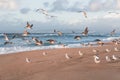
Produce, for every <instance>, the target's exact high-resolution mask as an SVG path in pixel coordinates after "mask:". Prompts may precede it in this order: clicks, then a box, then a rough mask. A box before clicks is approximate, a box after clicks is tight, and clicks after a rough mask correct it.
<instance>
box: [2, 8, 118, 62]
mask: <svg viewBox="0 0 120 80" xmlns="http://www.w3.org/2000/svg"><path fill="white" fill-rule="evenodd" d="M36 12H41V13H42V14H44V15H45V16H47V17H50V18H55V17H57V16H54V15H50V14H49V12H48V11H47V10H45V9H41V8H39V9H37V10H36ZM78 13H83V15H84V17H85V18H88V16H87V13H86V11H78ZM108 13H109V14H119V13H115V12H108ZM25 28H26V30H25V31H24V32H23V34H22V35H21V36H22V37H26V36H28V35H29V34H30V33H29V32H28V31H27V29H32V28H33V24H30V23H29V22H27V25H26V27H25ZM115 31H116V30H115V29H114V30H113V31H112V32H111V33H110V35H111V36H112V35H114V34H115ZM88 32H89V30H88V27H86V28H85V30H84V31H83V32H82V33H81V34H83V35H85V36H87V35H88ZM54 33H57V34H58V36H62V34H63V33H62V32H61V31H57V30H55V29H54ZM73 33H75V32H74V31H73ZM4 37H5V43H4V44H5V45H6V44H12V42H11V41H10V40H11V39H14V38H15V37H16V35H14V36H13V37H12V38H11V39H10V38H8V36H7V34H6V33H4ZM74 39H76V40H80V39H81V36H78V35H77V36H75V37H74ZM32 40H33V41H34V42H35V44H36V45H43V42H42V41H41V40H38V39H37V38H36V37H32ZM27 41H29V40H27ZM47 41H48V42H49V43H50V44H54V43H55V42H56V41H55V40H54V39H49V40H47ZM100 44H103V43H101V42H100ZM114 50H115V51H120V50H119V49H118V48H116V47H115V48H114ZM105 51H106V52H107V53H110V52H111V50H109V49H105ZM98 52H99V51H98V50H95V49H94V50H93V53H95V55H94V56H93V58H94V62H95V63H100V62H101V60H100V57H99V55H98ZM78 54H79V56H80V57H83V55H84V54H83V53H82V52H81V51H78ZM43 55H44V56H46V55H47V53H46V52H43ZM65 58H66V59H71V58H72V56H70V55H69V54H68V53H65ZM105 59H106V61H107V62H111V61H113V60H114V61H116V60H120V57H117V56H115V55H114V54H113V55H112V56H111V57H109V56H105ZM25 60H26V62H27V63H31V62H32V60H31V59H30V58H27V57H26V59H25Z"/></svg>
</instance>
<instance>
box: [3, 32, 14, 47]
mask: <svg viewBox="0 0 120 80" xmlns="http://www.w3.org/2000/svg"><path fill="white" fill-rule="evenodd" d="M4 38H5V42H4V45H6V44H12V42H10V39H9V38H8V36H7V34H6V33H4Z"/></svg>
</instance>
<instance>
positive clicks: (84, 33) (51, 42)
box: [3, 22, 88, 45]
mask: <svg viewBox="0 0 120 80" xmlns="http://www.w3.org/2000/svg"><path fill="white" fill-rule="evenodd" d="M25 28H26V29H25V31H24V32H23V34H22V35H17V34H15V35H13V37H12V38H9V37H8V35H7V34H6V33H4V34H3V35H4V39H5V42H4V45H6V44H12V42H11V40H12V39H14V38H16V37H18V36H19V37H21V38H22V39H23V40H25V41H26V42H31V41H30V40H28V39H25V37H27V36H28V35H29V34H31V33H30V32H28V31H27V30H30V29H32V28H33V24H30V23H29V22H27V24H26V27H25ZM54 33H55V34H58V36H62V35H63V33H62V32H61V31H57V30H55V29H54ZM82 34H83V35H85V36H86V35H87V34H88V27H86V28H85V30H84V31H83V32H82ZM74 39H76V40H80V39H81V36H75V37H74ZM32 41H34V42H35V45H43V44H44V43H43V41H41V40H38V38H36V37H32ZM46 41H47V42H49V44H55V42H57V41H56V40H54V39H48V40H46Z"/></svg>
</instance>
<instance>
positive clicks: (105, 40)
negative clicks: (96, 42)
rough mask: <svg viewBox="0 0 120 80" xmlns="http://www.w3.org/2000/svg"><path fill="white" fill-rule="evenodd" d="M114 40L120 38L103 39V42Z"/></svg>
mask: <svg viewBox="0 0 120 80" xmlns="http://www.w3.org/2000/svg"><path fill="white" fill-rule="evenodd" d="M114 39H120V37H109V38H106V39H103V41H111V40H114Z"/></svg>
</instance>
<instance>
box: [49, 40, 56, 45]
mask: <svg viewBox="0 0 120 80" xmlns="http://www.w3.org/2000/svg"><path fill="white" fill-rule="evenodd" d="M47 41H48V42H49V43H50V44H55V42H56V41H55V40H53V39H48V40H47Z"/></svg>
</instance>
